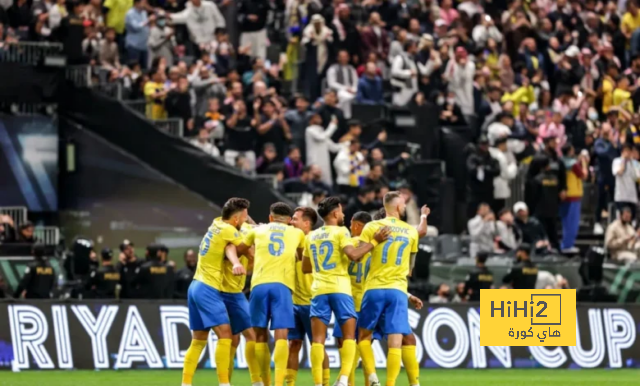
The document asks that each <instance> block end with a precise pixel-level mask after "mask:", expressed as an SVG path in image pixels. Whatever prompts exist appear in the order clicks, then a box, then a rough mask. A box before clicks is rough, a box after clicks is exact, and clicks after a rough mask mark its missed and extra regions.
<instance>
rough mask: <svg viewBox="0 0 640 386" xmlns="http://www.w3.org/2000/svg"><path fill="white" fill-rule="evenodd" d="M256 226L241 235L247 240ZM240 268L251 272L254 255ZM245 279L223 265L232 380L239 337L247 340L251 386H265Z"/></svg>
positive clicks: (244, 228)
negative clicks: (229, 331)
mask: <svg viewBox="0 0 640 386" xmlns="http://www.w3.org/2000/svg"><path fill="white" fill-rule="evenodd" d="M251 229H253V226H252V225H251V224H249V223H248V222H245V223H244V224H242V226H241V227H240V229H239V230H240V233H241V234H242V235H243V236H246V235H247V234H248V233H249V231H251ZM239 260H240V264H242V266H243V267H244V268H245V270H247V271H249V266H250V265H252V264H253V254H252V253H247V254H245V255H242V256H240V259H239ZM246 278H247V276H246V275H240V276H237V275H234V273H233V265H232V264H231V262H229V261H228V260H225V261H224V263H223V271H222V290H221V295H222V301H223V302H224V305H225V307H226V308H227V313H228V314H229V321H230V323H231V332H232V333H233V338H232V341H231V354H230V357H231V360H230V361H229V366H230V367H229V379H230V380H231V375H232V373H233V358H234V357H235V355H236V350H237V349H238V345H239V344H240V333H242V335H244V337H245V339H246V345H245V358H246V360H247V365H248V367H249V374H250V376H251V384H252V386H264V384H263V383H262V379H261V370H260V365H259V364H258V361H257V360H256V334H255V332H254V331H253V328H251V316H250V315H249V301H248V300H247V298H246V296H245V295H244V293H242V290H243V289H244V285H245V281H246Z"/></svg>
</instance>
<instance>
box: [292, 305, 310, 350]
mask: <svg viewBox="0 0 640 386" xmlns="http://www.w3.org/2000/svg"><path fill="white" fill-rule="evenodd" d="M310 314H311V306H299V305H297V304H294V305H293V318H294V319H295V323H296V326H295V327H294V328H292V329H289V336H288V337H287V338H288V339H289V340H295V339H299V340H304V336H305V335H307V338H309V342H311V341H312V339H313V338H312V335H311V316H310Z"/></svg>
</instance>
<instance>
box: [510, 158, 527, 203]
mask: <svg viewBox="0 0 640 386" xmlns="http://www.w3.org/2000/svg"><path fill="white" fill-rule="evenodd" d="M528 171H529V165H520V168H519V169H518V174H516V178H514V179H513V180H511V182H510V187H511V197H509V198H508V199H507V208H513V204H515V203H516V202H518V201H524V184H525V182H526V181H527V172H528Z"/></svg>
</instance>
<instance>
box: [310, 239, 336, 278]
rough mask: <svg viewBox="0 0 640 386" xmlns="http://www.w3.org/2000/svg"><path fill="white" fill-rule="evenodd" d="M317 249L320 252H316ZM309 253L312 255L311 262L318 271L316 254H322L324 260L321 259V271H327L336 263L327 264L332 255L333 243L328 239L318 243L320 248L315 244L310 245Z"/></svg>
mask: <svg viewBox="0 0 640 386" xmlns="http://www.w3.org/2000/svg"><path fill="white" fill-rule="evenodd" d="M318 250H320V253H318ZM311 254H312V255H313V262H314V263H315V265H316V272H318V271H320V265H319V264H318V255H324V260H322V270H323V271H328V270H330V269H334V268H335V267H336V263H331V264H329V259H330V258H331V256H332V255H333V244H331V242H330V241H323V242H322V243H321V244H320V248H317V247H316V246H315V244H314V245H311Z"/></svg>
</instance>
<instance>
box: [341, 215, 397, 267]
mask: <svg viewBox="0 0 640 386" xmlns="http://www.w3.org/2000/svg"><path fill="white" fill-rule="evenodd" d="M367 226H369V225H368V224H367ZM365 232H367V233H369V234H370V233H373V227H370V229H369V230H367V228H366V226H365V229H364V230H363V231H362V234H363V235H364V234H365ZM390 233H391V230H390V229H389V228H388V227H380V228H378V230H377V231H375V233H373V237H372V238H371V237H368V238H366V239H364V240H361V241H360V243H359V244H358V246H357V247H355V246H353V245H347V246H345V247H344V248H343V249H342V252H343V253H344V254H345V255H347V257H348V258H349V260H352V261H360V259H362V258H363V257H364V255H366V254H367V253H369V252H371V250H372V249H373V248H374V247H375V246H376V245H378V244H380V243H382V242H384V241H385V240H387V238H388V237H389V234H390ZM367 240H369V241H367ZM371 241H373V242H371Z"/></svg>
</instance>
